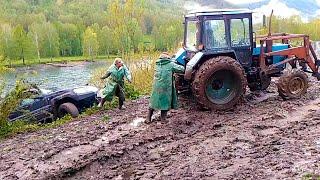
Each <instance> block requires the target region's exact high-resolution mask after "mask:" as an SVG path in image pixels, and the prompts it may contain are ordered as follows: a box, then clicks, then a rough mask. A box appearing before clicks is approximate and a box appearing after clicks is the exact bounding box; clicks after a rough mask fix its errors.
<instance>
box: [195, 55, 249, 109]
mask: <svg viewBox="0 0 320 180" xmlns="http://www.w3.org/2000/svg"><path fill="white" fill-rule="evenodd" d="M246 86H247V81H246V75H245V72H244V69H243V68H242V66H241V65H240V63H239V62H237V61H236V60H235V59H233V58H231V57H228V56H218V57H215V58H212V59H209V60H207V61H206V62H205V63H203V64H202V65H201V66H200V68H199V69H198V70H197V72H196V73H195V77H194V80H193V83H192V92H193V94H194V96H195V98H196V100H197V101H198V103H199V104H200V105H202V106H204V107H206V108H209V109H211V110H227V109H231V108H232V107H234V105H236V104H237V103H238V101H239V100H240V99H241V97H242V96H243V95H244V93H245V91H246Z"/></svg>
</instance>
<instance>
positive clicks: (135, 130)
mask: <svg viewBox="0 0 320 180" xmlns="http://www.w3.org/2000/svg"><path fill="white" fill-rule="evenodd" d="M319 88H320V85H319V83H318V82H315V81H312V82H311V87H310V88H309V91H308V93H307V94H306V95H305V96H304V97H303V98H301V99H299V100H290V101H283V100H282V99H281V98H280V97H278V96H275V95H276V92H274V93H273V94H272V93H270V95H271V97H269V98H268V99H267V100H266V101H263V102H260V103H255V102H256V101H257V100H256V99H255V96H254V97H252V95H250V94H249V95H247V96H246V100H245V101H244V102H243V103H242V104H240V105H238V106H237V107H236V108H235V109H234V110H232V111H228V112H210V111H199V110H197V109H195V108H194V107H195V105H194V104H193V103H191V104H190V103H189V101H188V100H183V99H181V100H180V102H181V105H182V106H181V108H180V109H179V110H175V111H171V113H170V115H169V122H168V123H160V122H158V121H156V122H153V123H151V124H145V123H143V122H142V121H143V118H145V115H146V113H147V105H148V99H147V98H141V99H139V100H137V101H133V102H130V103H128V105H127V109H126V110H125V111H120V110H114V111H109V112H100V113H97V114H95V115H93V116H91V117H87V118H79V119H77V120H75V121H73V122H70V123H68V124H65V125H63V126H62V127H59V128H55V129H47V130H42V131H39V132H34V133H28V134H21V135H18V136H16V137H13V138H11V139H7V140H4V141H2V142H1V145H0V152H1V154H0V164H1V166H0V179H60V178H68V179H140V178H141V179H244V178H246V179H283V178H288V179H299V178H301V177H302V176H304V175H305V174H320V167H319V166H320V131H319V130H320V89H319ZM269 90H271V91H275V88H274V85H272V86H271V88H269ZM252 98H253V99H252ZM109 118H110V119H109Z"/></svg>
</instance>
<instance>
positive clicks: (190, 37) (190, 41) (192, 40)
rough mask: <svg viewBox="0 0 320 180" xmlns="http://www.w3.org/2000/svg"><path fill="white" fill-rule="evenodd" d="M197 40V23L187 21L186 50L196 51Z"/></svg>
mask: <svg viewBox="0 0 320 180" xmlns="http://www.w3.org/2000/svg"><path fill="white" fill-rule="evenodd" d="M198 38H199V22H198V21H188V22H187V34H186V42H185V43H186V48H188V49H190V50H194V51H196V50H197V48H196V47H197V39H198Z"/></svg>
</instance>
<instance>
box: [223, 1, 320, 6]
mask: <svg viewBox="0 0 320 180" xmlns="http://www.w3.org/2000/svg"><path fill="white" fill-rule="evenodd" d="M226 1H228V2H230V3H233V4H245V3H254V2H259V1H262V0H226ZM298 1H303V0H298ZM316 2H317V3H318V4H319V5H320V0H316Z"/></svg>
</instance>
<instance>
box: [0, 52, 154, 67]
mask: <svg viewBox="0 0 320 180" xmlns="http://www.w3.org/2000/svg"><path fill="white" fill-rule="evenodd" d="M159 53H160V52H157V51H156V52H149V53H136V54H129V55H126V57H124V58H123V59H124V60H125V61H126V62H127V61H137V60H138V61H139V60H141V59H150V58H155V57H157V56H158V54H159ZM116 57H121V56H119V55H114V54H112V55H109V56H97V57H95V58H93V59H92V58H88V57H85V56H74V57H54V58H41V59H40V60H39V59H27V60H25V64H23V61H22V60H12V61H8V60H6V61H2V62H1V61H0V67H1V66H3V67H7V68H16V67H24V66H33V65H38V64H47V63H53V64H55V63H58V64H68V63H70V62H84V61H105V60H108V61H113V60H114V59H115V58H116Z"/></svg>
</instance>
